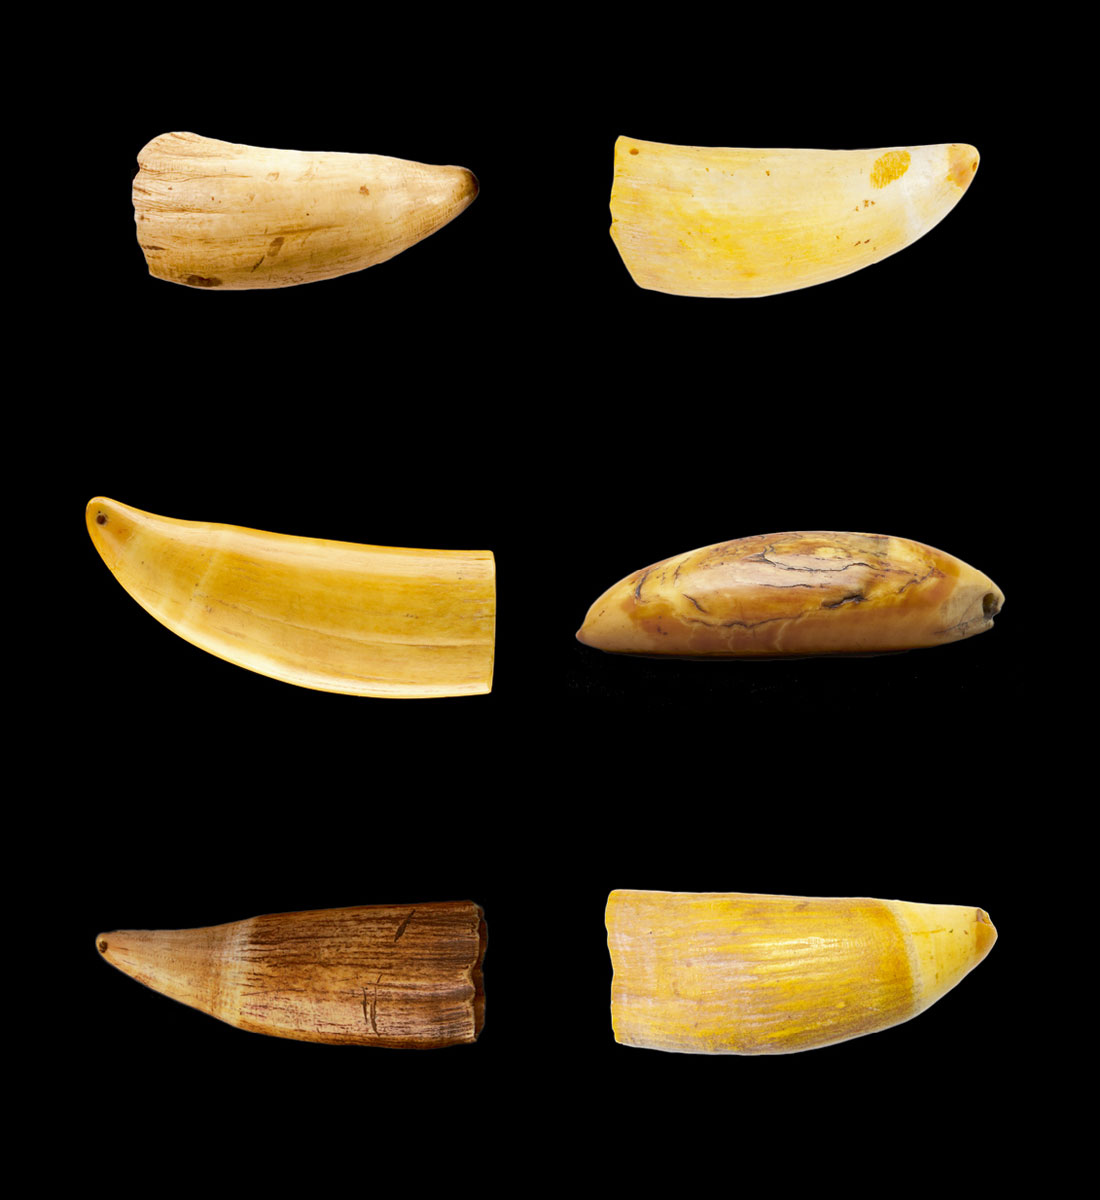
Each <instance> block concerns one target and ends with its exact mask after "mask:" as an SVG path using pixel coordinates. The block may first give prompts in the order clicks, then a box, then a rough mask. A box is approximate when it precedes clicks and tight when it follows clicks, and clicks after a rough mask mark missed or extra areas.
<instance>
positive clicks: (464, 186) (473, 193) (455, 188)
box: [447, 167, 481, 214]
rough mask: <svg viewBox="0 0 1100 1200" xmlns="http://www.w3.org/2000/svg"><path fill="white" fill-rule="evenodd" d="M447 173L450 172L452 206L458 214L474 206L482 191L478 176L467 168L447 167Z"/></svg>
mask: <svg viewBox="0 0 1100 1200" xmlns="http://www.w3.org/2000/svg"><path fill="white" fill-rule="evenodd" d="M447 171H448V172H449V184H450V194H451V204H452V205H453V207H454V211H455V213H456V214H457V213H460V212H462V211H463V209H466V208H469V207H470V205H471V204H473V202H474V201H475V200H476V199H477V194H478V192H479V191H480V190H481V184H480V183H478V179H477V176H476V175H475V174H474V173H473V171H470V170H467V168H466V167H447Z"/></svg>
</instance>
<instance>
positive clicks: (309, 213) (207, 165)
mask: <svg viewBox="0 0 1100 1200" xmlns="http://www.w3.org/2000/svg"><path fill="white" fill-rule="evenodd" d="M138 163H139V165H140V167H141V170H140V171H139V173H138V174H137V176H136V177H135V179H134V183H133V199H134V219H135V222H136V224H137V235H138V242H139V243H140V244H141V248H142V251H143V252H144V254H145V259H146V262H147V263H148V265H149V271H150V273H151V274H152V275H155V276H156V277H157V278H158V279H165V280H168V281H169V282H171V283H182V284H186V285H188V286H190V287H196V288H209V289H215V290H221V291H226V290H233V289H247V288H276V287H288V286H290V285H292V284H297V283H312V282H314V281H316V280H319V279H331V278H333V277H335V276H337V275H346V274H348V273H349V272H352V271H361V270H363V269H364V268H365V267H371V266H374V265H375V264H376V263H381V262H385V261H386V260H387V259H389V258H393V257H394V255H397V254H400V253H401V251H402V250H407V249H408V248H409V247H410V246H412V245H414V244H415V243H416V242H418V241H421V240H422V239H424V238H426V237H428V236H429V234H432V233H435V231H436V230H437V229H440V228H441V227H442V226H444V225H446V224H447V222H448V221H450V220H452V219H453V218H454V217H456V216H458V214H459V213H460V212H462V210H463V209H464V208H466V207H467V206H468V205H469V204H470V203H472V201H473V200H474V197H475V196H476V195H477V192H478V182H477V179H476V178H475V176H474V175H473V173H472V172H471V171H468V170H466V168H465V167H445V166H444V167H437V166H429V165H426V164H424V163H417V162H409V161H406V160H405V159H400V158H387V157H384V156H383V155H378V154H344V153H337V152H332V153H328V152H318V153H311V152H306V151H301V150H272V149H267V148H264V147H259V146H242V145H237V144H235V143H233V142H220V141H216V140H214V139H212V138H204V137H200V136H199V135H198V134H194V133H165V134H161V135H160V136H159V137H156V138H154V139H153V140H152V141H151V142H149V143H148V145H146V146H145V147H144V148H143V149H142V150H141V152H140V153H139V154H138Z"/></svg>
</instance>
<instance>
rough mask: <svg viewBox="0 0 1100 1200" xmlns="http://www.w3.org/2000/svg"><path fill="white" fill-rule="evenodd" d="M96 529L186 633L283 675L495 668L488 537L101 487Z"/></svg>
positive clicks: (428, 681) (404, 685)
mask: <svg viewBox="0 0 1100 1200" xmlns="http://www.w3.org/2000/svg"><path fill="white" fill-rule="evenodd" d="M86 516H87V524H88V532H89V533H90V534H91V538H92V541H93V542H94V543H95V547H96V549H97V550H98V551H99V553H100V555H101V556H102V558H103V561H104V562H105V563H106V564H107V566H108V567H110V569H111V571H112V572H113V573H114V575H115V577H116V578H117V579H118V581H119V583H121V584H122V586H123V587H124V588H125V589H126V590H127V591H128V592H129V593H130V595H131V596H133V598H134V599H135V600H136V601H137V602H138V603H139V604H140V605H141V606H142V608H144V609H146V611H148V612H150V613H151V614H152V615H153V616H154V617H156V619H157V620H158V621H160V622H161V624H162V625H166V626H167V627H168V628H169V629H171V630H172V632H173V633H177V634H179V636H180V637H182V638H184V639H185V640H186V641H189V642H191V643H193V644H194V645H196V646H199V647H201V648H202V649H203V650H207V651H209V652H210V653H211V654H215V655H217V656H218V657H219V658H224V659H226V661H228V662H231V663H236V664H237V665H238V666H241V667H247V668H248V669H249V670H250V671H256V672H258V673H259V674H261V675H270V676H271V677H272V678H273V679H281V680H283V681H285V682H286V683H295V684H298V685H300V686H301V687H308V688H316V689H318V690H319V691H323V692H344V693H346V694H348V695H353V696H387V697H424V696H469V695H477V694H479V693H484V692H488V691H489V690H490V688H491V687H492V682H493V648H494V636H495V626H496V579H495V564H494V561H493V555H492V551H490V550H408V549H402V548H398V547H394V546H360V545H357V544H355V543H352V542H332V541H323V540H321V539H319V538H304V537H290V536H286V535H283V534H277V533H264V532H262V531H260V530H257V529H243V528H241V527H240V526H237V525H217V524H211V523H208V522H199V521H178V520H175V519H173V518H171V517H158V516H154V515H153V514H152V513H147V512H142V511H141V510H140V509H137V508H131V507H129V505H126V504H119V503H118V502H117V501H115V500H107V499H105V498H103V497H102V496H100V497H96V498H95V499H94V500H92V501H90V502H89V504H88V508H87V514H86Z"/></svg>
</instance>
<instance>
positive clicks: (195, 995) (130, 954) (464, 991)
mask: <svg viewBox="0 0 1100 1200" xmlns="http://www.w3.org/2000/svg"><path fill="white" fill-rule="evenodd" d="M486 940H487V934H486V928H485V921H484V918H483V915H482V911H481V909H480V907H479V906H478V905H476V904H471V903H469V902H468V901H462V902H454V903H431V904H406V905H396V906H395V905H371V906H363V907H358V908H340V909H321V910H317V911H313V912H296V913H278V914H275V915H271V916H263V917H255V918H253V919H251V920H248V921H235V922H233V923H231V924H228V925H218V926H213V927H210V928H205V929H171V930H134V929H123V930H116V931H114V932H113V933H101V934H100V935H99V936H98V937H97V938H96V947H97V949H98V950H99V952H100V954H101V955H102V956H103V957H104V958H105V959H106V960H107V961H108V962H109V963H111V964H112V965H113V966H116V967H118V969H119V970H120V971H123V972H125V973H126V974H127V975H130V976H132V977H133V978H134V979H136V980H137V981H138V982H139V983H143V984H145V985H146V986H147V987H150V988H152V989H153V990H154V991H158V992H162V993H163V994H164V995H166V996H171V997H172V998H173V999H174V1000H179V1001H180V1002H181V1003H183V1004H187V1005H190V1006H191V1007H192V1008H197V1009H199V1010H200V1011H202V1012H205V1013H208V1014H209V1015H210V1016H213V1017H217V1018H218V1019H219V1020H221V1021H225V1022H226V1023H227V1024H230V1025H235V1026H237V1027H238V1028H240V1029H247V1030H250V1031H252V1032H254V1033H265V1034H269V1035H271V1036H273V1037H285V1038H293V1039H296V1040H299V1041H308V1042H334V1043H342V1044H345V1045H360V1046H390V1047H409V1048H419V1049H431V1048H435V1047H438V1046H452V1045H456V1044H459V1043H462V1042H472V1041H475V1040H476V1038H477V1036H478V1034H479V1033H480V1032H481V1028H482V1025H483V1024H484V1009H485V997H484V989H483V986H482V975H481V964H482V959H483V958H484V954H485V946H486Z"/></svg>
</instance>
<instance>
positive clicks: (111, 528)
mask: <svg viewBox="0 0 1100 1200" xmlns="http://www.w3.org/2000/svg"><path fill="white" fill-rule="evenodd" d="M84 520H85V523H86V524H87V526H88V534H89V536H90V537H91V539H92V542H93V543H94V545H95V548H96V549H97V550H98V551H99V553H100V555H101V557H102V558H103V561H104V562H105V563H106V564H107V566H109V567H111V569H112V570H113V569H114V566H113V564H114V562H115V560H116V558H117V556H118V552H119V550H121V548H122V546H123V545H124V544H125V542H126V541H127V539H128V538H129V537H130V535H131V533H132V532H133V521H132V519H131V518H129V517H128V516H127V513H126V510H125V508H124V507H123V506H122V505H120V504H117V503H116V502H115V501H114V500H108V499H106V497H104V496H96V497H95V498H94V499H92V500H89V501H88V506H87V508H86V509H85V510H84Z"/></svg>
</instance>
